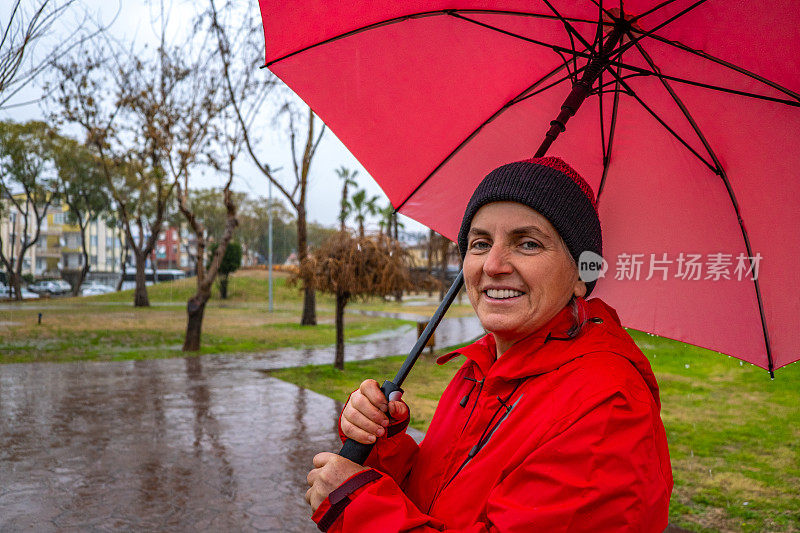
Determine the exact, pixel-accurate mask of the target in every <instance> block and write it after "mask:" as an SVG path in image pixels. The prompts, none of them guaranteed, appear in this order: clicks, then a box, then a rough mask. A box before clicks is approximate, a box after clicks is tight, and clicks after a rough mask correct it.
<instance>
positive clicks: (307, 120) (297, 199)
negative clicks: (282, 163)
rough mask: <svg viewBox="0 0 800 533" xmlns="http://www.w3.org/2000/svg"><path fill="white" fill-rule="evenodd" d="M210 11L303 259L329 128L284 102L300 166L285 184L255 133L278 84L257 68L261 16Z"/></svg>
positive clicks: (307, 316) (306, 306)
mask: <svg viewBox="0 0 800 533" xmlns="http://www.w3.org/2000/svg"><path fill="white" fill-rule="evenodd" d="M228 12H231V10H228ZM254 12H255V10H254V9H250V10H249V13H254ZM209 16H210V18H211V24H212V28H213V29H214V32H215V35H216V37H217V44H218V49H219V52H220V58H221V60H222V65H223V68H222V82H223V84H224V86H225V89H226V90H227V92H228V98H229V99H230V103H231V106H232V109H233V113H234V116H235V117H236V120H237V121H238V123H239V125H240V126H241V131H242V135H243V137H244V144H245V147H246V149H247V153H248V154H249V155H250V158H251V159H252V161H253V163H254V164H255V166H256V168H258V169H259V171H260V172H261V173H262V174H263V175H264V177H265V178H266V179H268V180H270V181H271V182H272V183H273V185H275V187H276V188H277V189H278V191H279V192H280V193H281V194H282V195H283V196H284V197H285V198H286V200H287V201H288V202H289V204H290V205H291V206H292V209H294V211H295V212H296V213H297V256H298V260H299V261H301V262H302V261H303V260H305V258H306V257H307V256H308V224H307V217H306V199H307V193H308V177H309V173H310V171H311V163H312V161H313V159H314V155H315V154H316V151H317V147H318V146H319V143H320V140H321V139H322V136H323V134H324V133H325V125H324V124H321V126H320V127H319V131H317V117H316V115H315V114H314V112H313V111H312V110H311V108H306V110H305V111H301V110H299V109H298V108H297V107H296V105H295V104H294V103H293V101H291V100H288V101H287V102H285V103H284V105H283V106H281V116H283V117H286V120H287V123H288V124H287V128H288V133H289V138H290V147H291V152H292V165H293V171H294V173H293V179H292V180H291V182H290V183H289V184H288V185H287V184H284V183H283V182H282V181H281V180H279V179H278V178H277V176H276V175H275V172H274V170H273V169H272V168H271V167H270V166H269V164H268V163H267V162H266V161H264V159H263V158H262V157H261V156H259V155H258V150H257V148H256V144H257V138H256V136H255V135H254V127H255V126H254V125H255V124H256V122H255V119H256V118H257V117H259V116H260V115H261V111H262V108H263V107H264V105H265V102H266V95H267V94H268V93H269V92H270V90H271V88H272V86H274V85H275V83H276V82H275V80H274V78H272V77H271V75H268V74H266V73H265V72H264V71H263V70H259V69H258V68H257V67H258V66H259V65H258V58H260V57H261V55H262V54H261V50H262V44H261V42H260V40H261V36H262V33H261V28H260V24H259V21H258V20H256V18H255V17H252V16H244V17H240V19H241V20H243V22H242V23H241V24H239V25H236V26H234V25H232V24H228V23H227V21H226V20H223V18H222V16H221V11H220V10H218V9H217V6H216V2H215V0H209ZM240 57H250V58H252V59H253V61H252V62H244V63H236V62H234V58H240ZM303 290H304V297H303V314H302V317H301V319H300V323H301V324H303V325H313V324H316V322H317V317H316V299H315V296H314V288H313V284H312V283H311V280H309V279H306V280H304V283H303Z"/></svg>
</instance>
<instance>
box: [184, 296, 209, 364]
mask: <svg viewBox="0 0 800 533" xmlns="http://www.w3.org/2000/svg"><path fill="white" fill-rule="evenodd" d="M210 296H211V292H210V291H208V292H205V291H200V292H198V293H197V294H195V295H194V296H192V297H191V298H189V302H188V303H187V304H186V314H187V315H188V319H187V320H186V338H185V339H184V341H183V351H184V352H196V351H198V350H199V349H200V332H201V331H202V329H203V313H204V312H205V310H206V302H208V298H209V297H210Z"/></svg>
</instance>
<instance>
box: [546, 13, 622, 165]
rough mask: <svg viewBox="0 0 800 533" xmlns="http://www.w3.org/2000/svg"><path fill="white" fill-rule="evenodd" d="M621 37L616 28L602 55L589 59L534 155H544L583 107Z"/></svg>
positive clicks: (619, 31) (609, 36)
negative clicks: (568, 122)
mask: <svg viewBox="0 0 800 533" xmlns="http://www.w3.org/2000/svg"><path fill="white" fill-rule="evenodd" d="M620 37H622V30H621V29H620V28H618V27H617V28H614V30H612V31H611V33H610V34H609V35H608V38H607V39H606V41H605V43H604V44H603V48H602V50H601V51H600V55H598V56H595V57H593V58H592V59H591V60H590V61H589V64H588V65H586V68H585V69H584V71H583V76H581V79H580V80H578V81H576V82H575V83H573V84H572V90H571V91H570V93H569V94H568V95H567V98H566V99H565V100H564V103H563V104H561V112H560V113H559V114H558V116H557V117H556V118H555V120H553V121H551V122H550V129H549V130H547V133H545V136H544V140H543V141H542V144H541V146H539V149H538V150H537V151H536V155H535V156H534V157H544V155H545V154H546V153H547V150H548V149H549V148H550V145H551V144H553V141H555V140H556V138H557V137H558V136H559V135H560V134H561V133H563V132H564V131H565V130H566V129H567V121H568V120H569V119H570V118H572V117H573V116H574V115H575V113H576V112H577V111H578V108H580V107H581V105H582V104H583V101H584V100H586V97H587V96H589V94H590V93H591V91H592V85H594V82H595V80H596V79H597V78H598V77H599V76H600V73H601V72H603V69H605V68H606V67H607V66H608V63H609V58H610V57H611V52H613V51H614V47H616V46H617V43H618V42H619V40H620Z"/></svg>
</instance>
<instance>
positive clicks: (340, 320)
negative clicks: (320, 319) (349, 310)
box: [333, 294, 348, 370]
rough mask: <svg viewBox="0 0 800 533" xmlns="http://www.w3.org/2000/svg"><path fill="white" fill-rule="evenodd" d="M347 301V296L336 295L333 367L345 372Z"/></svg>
mask: <svg viewBox="0 0 800 533" xmlns="http://www.w3.org/2000/svg"><path fill="white" fill-rule="evenodd" d="M347 300H348V295H347V294H336V359H334V361H333V367H334V368H336V369H338V370H344V306H346V305H347Z"/></svg>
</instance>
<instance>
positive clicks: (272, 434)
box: [0, 315, 481, 532]
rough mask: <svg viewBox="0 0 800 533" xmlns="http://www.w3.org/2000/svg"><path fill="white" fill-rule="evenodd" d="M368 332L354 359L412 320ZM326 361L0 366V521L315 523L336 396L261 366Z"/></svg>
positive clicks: (250, 358) (389, 346) (353, 349)
mask: <svg viewBox="0 0 800 533" xmlns="http://www.w3.org/2000/svg"><path fill="white" fill-rule="evenodd" d="M413 316H414V317H415V318H416V317H417V316H416V315H413ZM480 333H481V330H480V325H479V324H478V323H477V321H476V320H475V319H474V318H465V319H445V321H444V322H443V324H442V326H441V328H440V330H439V331H438V332H437V335H438V337H437V340H438V342H437V344H438V345H441V346H443V345H447V344H456V343H458V342H464V341H466V340H469V339H471V338H473V337H475V336H476V335H479V334H480ZM366 340H367V342H361V343H356V344H349V345H348V346H347V360H355V359H365V358H368V357H374V356H375V355H383V354H397V353H404V352H406V351H407V350H408V349H409V348H410V346H411V345H413V343H414V341H415V340H416V328H415V327H414V326H408V327H404V328H401V329H400V330H394V331H393V332H392V333H382V334H376V335H374V336H372V337H371V338H369V339H366ZM332 358H333V355H332V352H331V349H330V348H324V349H307V350H277V351H273V352H267V353H263V354H255V355H253V354H250V355H245V354H242V355H215V356H203V357H192V358H185V359H165V360H148V361H127V362H117V363H68V364H17V365H3V366H0V531H109V530H158V531H286V532H295V531H296V532H306V531H308V532H312V531H316V528H315V526H314V524H313V523H312V522H311V521H310V520H309V518H308V517H309V510H308V507H307V506H306V503H305V501H304V499H303V495H304V494H305V487H306V482H305V477H306V473H307V471H308V469H309V465H310V464H311V458H312V457H313V456H314V455H315V454H316V453H318V452H319V451H323V450H329V451H336V450H338V448H339V440H338V436H337V433H336V419H337V416H338V413H339V411H340V410H341V403H340V402H336V401H333V400H330V399H328V398H325V397H323V396H320V395H318V394H315V393H313V392H310V391H307V390H304V389H300V388H297V387H295V386H293V385H290V384H288V383H285V382H282V381H280V380H277V379H275V378H271V377H268V376H266V375H265V374H264V372H263V370H265V369H270V368H277V367H281V366H292V365H301V364H303V365H304V364H310V363H330V362H332ZM382 377H384V376H378V378H382Z"/></svg>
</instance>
